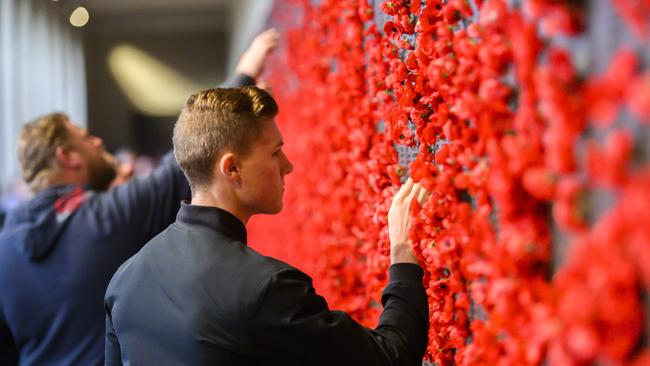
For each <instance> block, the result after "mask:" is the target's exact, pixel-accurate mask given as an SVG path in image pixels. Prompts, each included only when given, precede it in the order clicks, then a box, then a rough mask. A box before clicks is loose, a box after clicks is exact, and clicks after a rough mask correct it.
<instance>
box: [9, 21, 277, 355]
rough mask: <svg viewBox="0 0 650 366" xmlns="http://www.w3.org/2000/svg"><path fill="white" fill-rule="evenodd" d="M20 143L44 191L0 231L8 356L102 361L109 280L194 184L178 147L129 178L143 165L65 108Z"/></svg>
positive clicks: (250, 58) (246, 65)
mask: <svg viewBox="0 0 650 366" xmlns="http://www.w3.org/2000/svg"><path fill="white" fill-rule="evenodd" d="M277 40H278V37H277V33H276V32H275V31H267V32H265V33H263V34H261V35H259V36H258V37H257V38H256V39H255V40H254V41H253V43H252V44H251V46H250V48H249V49H248V50H247V51H246V52H245V53H244V55H243V56H242V58H241V60H240V62H239V64H238V65H237V69H236V72H237V75H236V76H235V77H234V78H233V79H232V80H230V81H228V82H226V83H225V84H226V85H229V86H244V85H253V84H254V83H255V78H257V77H258V76H259V73H260V72H261V70H262V65H263V63H264V60H265V58H266V56H267V54H268V52H269V51H270V50H271V49H273V48H274V47H275V45H276V43H277ZM18 150H19V151H18V156H19V160H20V165H21V169H22V176H23V179H24V180H25V182H27V184H28V185H29V187H30V188H31V190H33V191H34V193H35V196H34V198H33V199H31V200H30V201H28V202H26V203H24V204H22V205H20V206H19V207H17V208H16V209H14V210H12V211H11V212H9V213H8V215H7V217H6V219H5V225H4V229H3V230H2V232H0V289H1V290H0V291H1V293H0V364H1V365H11V364H21V365H102V364H103V363H104V336H105V334H104V333H105V332H104V328H105V325H104V319H105V314H104V307H103V298H104V292H105V290H106V286H107V285H108V282H109V280H110V278H111V276H112V275H113V273H114V272H115V270H116V269H117V268H118V267H119V265H120V264H122V262H124V261H125V260H126V259H127V258H129V257H130V256H132V255H133V254H134V253H136V252H137V251H138V250H139V249H140V247H141V246H142V245H143V244H144V243H146V242H147V241H148V240H149V239H151V238H152V237H153V236H155V235H156V234H158V233H159V232H160V231H162V230H163V229H165V228H166V227H167V226H168V225H169V224H170V223H171V222H172V221H173V220H174V218H175V216H176V212H177V210H178V207H179V204H180V202H181V200H184V199H189V198H190V188H189V186H188V184H187V181H186V179H185V176H184V175H183V172H182V171H181V170H180V169H179V167H178V166H177V164H176V162H175V160H174V157H173V155H172V153H169V154H167V156H166V157H165V158H163V161H162V162H161V164H160V165H159V166H158V167H157V168H156V169H155V170H154V171H153V172H152V173H151V174H150V175H148V176H147V177H141V178H136V179H132V180H128V178H129V177H130V176H131V175H132V172H133V170H132V169H125V170H123V171H120V170H119V169H118V168H117V166H116V164H115V159H114V158H113V156H111V155H110V154H108V153H107V152H106V150H104V147H103V144H102V140H101V139H100V138H98V137H96V136H92V135H90V134H88V132H87V131H86V130H85V129H82V128H79V127H77V126H75V125H74V124H73V123H71V121H70V120H69V119H68V117H67V116H66V115H64V114H59V113H55V114H50V115H47V116H43V117H41V118H38V119H36V120H35V121H32V122H30V123H28V124H26V125H25V126H24V127H23V129H22V133H21V136H20V141H19V149H18ZM116 179H117V181H116ZM111 185H114V186H115V187H114V188H110V189H108V188H109V187H110V186H111ZM107 189H108V190H107Z"/></svg>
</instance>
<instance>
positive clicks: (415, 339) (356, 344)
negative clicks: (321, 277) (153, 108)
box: [105, 87, 428, 366]
mask: <svg viewBox="0 0 650 366" xmlns="http://www.w3.org/2000/svg"><path fill="white" fill-rule="evenodd" d="M276 114H277V105H276V103H275V101H274V100H273V98H272V97H271V96H270V95H269V94H267V93H266V92H265V91H263V90H261V89H258V88H255V87H244V88H241V89H209V90H205V91H201V92H198V93H197V94H195V95H193V96H192V97H190V99H189V100H188V102H187V105H186V107H185V109H184V110H183V112H182V113H181V115H180V117H179V119H178V121H177V122H176V126H175V128H174V139H173V140H174V153H175V156H176V161H177V162H178V164H179V166H180V167H181V169H182V170H183V171H184V173H185V175H186V176H187V179H188V181H189V183H190V186H191V187H192V201H191V204H187V203H183V204H182V205H181V208H180V210H179V213H178V216H177V218H176V222H175V223H173V224H172V225H170V227H169V228H167V229H166V230H165V231H163V232H162V233H161V234H160V235H158V236H156V237H155V238H154V239H152V240H151V241H150V242H149V243H147V244H146V245H145V246H144V247H143V248H142V249H141V250H140V252H139V253H138V254H136V255H135V256H133V257H132V258H131V259H129V260H128V261H127V262H126V263H124V264H123V265H122V266H121V267H120V269H119V270H118V271H117V272H116V274H115V276H113V279H112V280H111V283H110V284H109V287H108V290H107V292H106V297H105V305H106V310H107V317H106V324H107V327H106V328H107V334H106V364H107V365H121V364H134V365H148V364H151V365H155V364H169V365H337V366H342V365H355V366H358V365H410V366H415V365H418V366H419V365H421V364H422V357H423V355H424V352H425V349H426V346H427V330H428V307H427V301H426V295H425V290H424V288H423V286H422V275H423V271H422V269H421V268H420V267H419V266H418V264H417V260H416V258H415V255H414V253H413V250H412V249H411V246H410V245H409V243H408V239H407V232H408V227H409V218H410V215H409V207H410V203H411V201H412V200H413V199H416V198H417V199H418V200H419V202H420V203H422V202H423V201H424V200H425V199H426V196H427V193H426V192H425V191H424V190H423V189H421V187H420V186H419V185H414V184H413V182H412V181H410V180H409V181H408V182H407V183H406V184H405V185H404V186H403V187H402V188H401V189H400V191H399V192H398V193H397V195H396V196H395V198H394V200H393V204H392V206H391V209H390V213H389V217H388V219H389V220H388V221H389V233H390V239H391V262H392V265H391V267H390V270H389V277H390V280H389V283H388V286H387V287H386V289H385V291H384V293H383V297H382V302H383V305H384V311H383V313H382V316H381V319H380V321H379V325H378V327H377V328H376V329H374V330H371V329H366V328H364V327H362V326H361V325H359V324H358V323H357V322H355V321H354V320H352V319H351V318H350V317H349V316H348V315H347V314H345V313H343V312H340V311H331V310H330V309H329V308H328V306H327V303H326V302H325V300H324V299H323V298H322V297H321V296H319V295H317V294H316V293H315V290H314V288H313V287H312V281H311V278H310V277H309V276H308V275H306V274H304V273H302V272H300V271H299V270H297V269H295V268H293V267H292V266H290V265H289V264H286V263H283V262H281V261H279V260H276V259H274V258H270V257H265V256H262V255H260V254H258V253H257V252H255V251H254V250H252V249H251V248H249V247H248V246H247V240H246V227H245V225H246V223H247V222H248V219H249V218H250V217H251V216H252V215H255V214H274V213H277V212H279V211H280V210H281V208H282V195H283V192H284V176H285V175H287V174H289V173H290V172H291V171H292V169H293V167H292V165H291V163H290V162H289V160H288V159H287V157H286V156H285V155H284V153H283V151H282V145H283V141H282V136H281V134H280V131H279V130H278V127H277V126H276V124H275V121H274V117H275V115H276ZM290 240H291V238H287V245H291V243H290Z"/></svg>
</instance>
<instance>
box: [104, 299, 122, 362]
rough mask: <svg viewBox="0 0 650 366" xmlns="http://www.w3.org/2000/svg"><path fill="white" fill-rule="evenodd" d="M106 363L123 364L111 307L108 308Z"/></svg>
mask: <svg viewBox="0 0 650 366" xmlns="http://www.w3.org/2000/svg"><path fill="white" fill-rule="evenodd" d="M104 365H105V366H113V365H122V350H121V348H120V342H119V340H118V339H117V335H115V329H114V328H113V319H112V318H111V311H110V309H108V308H107V309H106V345H105V353H104Z"/></svg>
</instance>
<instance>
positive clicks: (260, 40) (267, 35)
mask: <svg viewBox="0 0 650 366" xmlns="http://www.w3.org/2000/svg"><path fill="white" fill-rule="evenodd" d="M279 39H280V33H278V31H276V30H275V29H273V28H271V29H267V30H266V31H264V32H262V33H260V34H258V35H257V36H256V37H255V39H253V42H252V43H251V45H250V46H249V47H248V49H247V50H246V51H244V53H243V54H242V56H241V58H240V59H239V63H238V64H237V67H236V68H235V71H236V72H237V73H238V74H246V75H248V76H250V77H252V78H253V79H256V78H257V77H259V76H260V74H261V73H262V70H263V68H264V61H265V60H266V56H267V55H268V54H269V52H271V51H272V50H273V49H274V48H275V47H276V46H277V45H278V41H279Z"/></svg>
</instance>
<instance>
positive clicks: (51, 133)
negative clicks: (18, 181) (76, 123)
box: [18, 113, 71, 192]
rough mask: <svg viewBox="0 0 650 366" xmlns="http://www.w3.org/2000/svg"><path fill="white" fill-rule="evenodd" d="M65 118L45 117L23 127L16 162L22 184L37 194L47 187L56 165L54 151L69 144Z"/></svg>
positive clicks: (58, 114) (57, 116)
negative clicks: (17, 162)
mask: <svg viewBox="0 0 650 366" xmlns="http://www.w3.org/2000/svg"><path fill="white" fill-rule="evenodd" d="M68 121H69V118H68V116H67V115H65V114H62V113H52V114H48V115H45V116H42V117H39V118H36V119H35V120H33V121H31V122H28V123H26V124H25V125H24V126H23V127H22V130H21V132H20V138H19V140H18V161H19V162H20V169H21V173H22V177H23V180H24V181H25V183H27V185H28V186H29V188H30V189H31V190H32V191H34V192H38V191H40V190H42V189H44V188H47V186H48V185H49V182H50V179H51V177H52V175H53V174H55V173H56V172H57V171H58V169H59V165H58V163H57V160H56V148H57V147H59V146H67V145H68V144H69V143H70V137H71V136H70V130H69V129H68V125H67V122H68Z"/></svg>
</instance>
